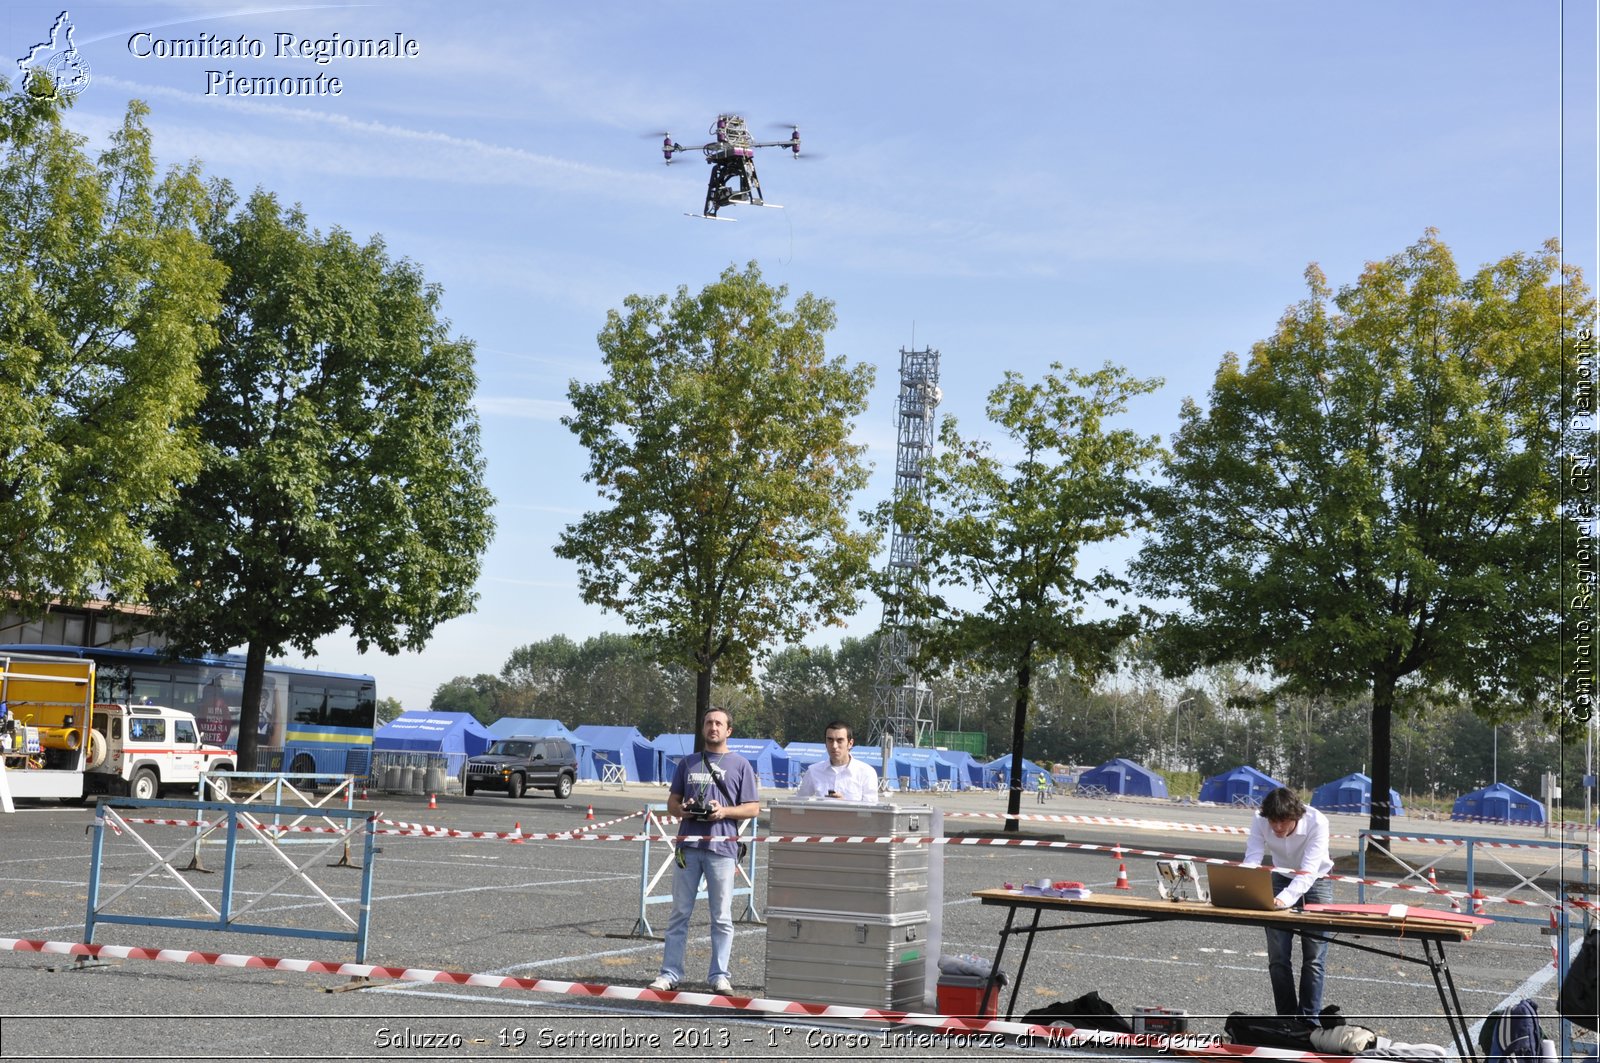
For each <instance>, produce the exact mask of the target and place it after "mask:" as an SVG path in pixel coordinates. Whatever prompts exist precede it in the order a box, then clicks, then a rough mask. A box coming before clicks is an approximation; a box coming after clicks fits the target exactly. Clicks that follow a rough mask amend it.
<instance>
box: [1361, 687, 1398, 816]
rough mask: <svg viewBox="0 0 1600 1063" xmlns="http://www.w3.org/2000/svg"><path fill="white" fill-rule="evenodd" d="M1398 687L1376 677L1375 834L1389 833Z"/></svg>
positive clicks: (1374, 712)
mask: <svg viewBox="0 0 1600 1063" xmlns="http://www.w3.org/2000/svg"><path fill="white" fill-rule="evenodd" d="M1394 687H1395V678H1394V676H1392V675H1388V674H1385V673H1378V674H1376V675H1374V676H1373V677H1372V818H1371V819H1370V820H1369V822H1368V823H1367V826H1368V827H1369V828H1370V829H1372V830H1375V831H1387V830H1388V829H1389V817H1390V815H1391V814H1392V812H1393V810H1392V809H1391V808H1390V807H1389V789H1390V782H1389V777H1390V775H1391V774H1392V773H1393V772H1392V770H1391V768H1390V750H1389V746H1390V744H1391V742H1392V740H1393V732H1394Z"/></svg>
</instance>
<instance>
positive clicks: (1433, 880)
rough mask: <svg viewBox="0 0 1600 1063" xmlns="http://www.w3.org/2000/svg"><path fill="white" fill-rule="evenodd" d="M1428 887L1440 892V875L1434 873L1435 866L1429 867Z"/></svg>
mask: <svg viewBox="0 0 1600 1063" xmlns="http://www.w3.org/2000/svg"><path fill="white" fill-rule="evenodd" d="M1428 888H1429V889H1430V890H1432V891H1433V892H1434V893H1438V892H1439V876H1438V875H1435V874H1434V873H1433V868H1431V867H1430V868H1428Z"/></svg>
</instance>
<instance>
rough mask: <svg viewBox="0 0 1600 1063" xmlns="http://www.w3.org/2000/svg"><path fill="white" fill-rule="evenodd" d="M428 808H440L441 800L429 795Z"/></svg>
mask: <svg viewBox="0 0 1600 1063" xmlns="http://www.w3.org/2000/svg"><path fill="white" fill-rule="evenodd" d="M428 807H429V808H438V807H439V799H438V798H437V797H435V796H434V795H433V794H429V795H428Z"/></svg>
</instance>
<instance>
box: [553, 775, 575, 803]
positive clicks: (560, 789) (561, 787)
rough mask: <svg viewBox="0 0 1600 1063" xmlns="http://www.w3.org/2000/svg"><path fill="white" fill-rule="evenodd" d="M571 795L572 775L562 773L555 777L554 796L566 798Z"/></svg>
mask: <svg viewBox="0 0 1600 1063" xmlns="http://www.w3.org/2000/svg"><path fill="white" fill-rule="evenodd" d="M571 796H572V776H570V775H562V776H561V777H560V778H558V779H556V797H558V798H562V799H565V798H568V797H571Z"/></svg>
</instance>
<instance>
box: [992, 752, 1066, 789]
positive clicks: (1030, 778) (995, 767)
mask: <svg viewBox="0 0 1600 1063" xmlns="http://www.w3.org/2000/svg"><path fill="white" fill-rule="evenodd" d="M983 774H984V777H985V780H986V782H987V783H988V785H990V786H1000V787H1005V786H1010V785H1011V754H1010V753H1007V754H1006V755H1005V756H1003V757H996V758H994V759H993V760H991V761H990V762H989V763H988V764H986V765H985V766H984V769H983ZM1049 774H1050V773H1049V772H1047V771H1045V770H1044V769H1043V768H1041V767H1039V765H1037V764H1035V763H1034V762H1033V761H1031V760H1029V759H1028V758H1027V757H1023V758H1022V788H1023V789H1024V790H1033V789H1037V788H1038V786H1039V776H1041V775H1045V776H1048V775H1049Z"/></svg>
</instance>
